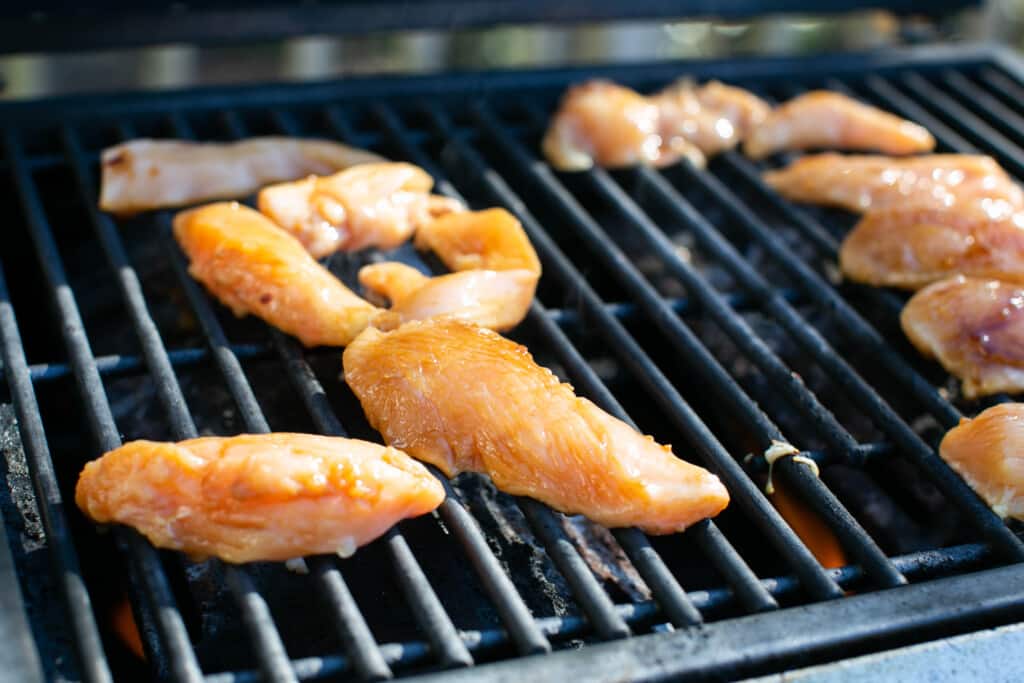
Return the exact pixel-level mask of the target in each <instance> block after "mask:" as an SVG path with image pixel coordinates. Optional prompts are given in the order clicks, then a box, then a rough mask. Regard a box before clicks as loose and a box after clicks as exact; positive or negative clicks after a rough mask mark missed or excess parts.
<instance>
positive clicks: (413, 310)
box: [359, 209, 541, 331]
mask: <svg viewBox="0 0 1024 683" xmlns="http://www.w3.org/2000/svg"><path fill="white" fill-rule="evenodd" d="M416 246H417V247H419V248H420V249H430V250H432V251H433V252H434V253H436V254H437V256H438V257H439V258H440V259H441V261H442V262H443V263H444V264H445V265H446V266H448V267H449V268H451V269H452V270H455V271H459V272H456V273H451V274H448V275H439V276H437V277H428V276H426V275H424V274H422V273H420V272H419V271H418V270H416V269H415V268H412V267H410V266H407V265H405V264H402V263H392V262H387V263H377V264H373V265H369V266H366V267H364V268H363V269H361V270H360V271H359V282H360V284H362V285H363V287H365V288H367V289H369V290H371V291H373V292H374V293H376V294H378V295H382V296H385V297H387V298H388V299H390V300H391V308H390V309H389V311H388V312H387V313H386V314H382V315H381V316H380V317H378V318H377V320H376V321H375V322H374V325H376V326H377V327H379V328H381V329H391V328H393V327H396V326H398V325H400V324H401V323H403V322H406V321H409V320H425V319H427V318H431V317H434V316H438V315H447V316H451V317H454V318H458V319H460V320H465V321H468V322H472V323H476V324H477V325H480V326H482V327H487V328H489V329H492V330H498V331H503V330H507V329H511V328H512V327H515V326H516V325H518V324H519V322H520V321H522V319H523V318H524V317H526V314H527V312H528V311H529V309H530V304H531V302H533V295H534V293H535V292H536V289H537V280H538V279H539V278H540V273H541V268H540V261H539V260H538V259H537V253H536V252H535V251H534V249H533V245H532V244H530V239H529V237H527V236H526V232H524V231H523V227H522V225H520V223H519V221H518V220H516V218H515V216H513V215H512V214H510V213H509V212H508V211H505V210H504V209H488V210H486V211H474V212H467V213H455V214H449V215H447V216H443V217H441V218H438V219H437V220H435V221H433V222H431V223H428V224H426V225H424V226H423V227H421V228H420V229H419V230H418V231H417V233H416Z"/></svg>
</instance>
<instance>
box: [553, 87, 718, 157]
mask: <svg viewBox="0 0 1024 683" xmlns="http://www.w3.org/2000/svg"><path fill="white" fill-rule="evenodd" d="M660 126H661V123H660V112H659V109H658V105H657V104H655V103H654V102H653V101H652V100H650V99H648V98H646V97H644V96H643V95H641V94H640V93H638V92H635V91H633V90H630V89H629V88H625V87H623V86H621V85H616V84H614V83H611V82H609V81H603V80H593V81H588V82H586V83H583V84H581V85H576V86H573V87H572V88H570V89H569V91H568V92H567V93H566V95H565V97H564V98H563V99H562V103H561V105H560V106H559V109H558V111H557V112H556V113H555V116H554V118H553V119H552V121H551V125H550V127H549V128H548V131H547V133H546V134H545V135H544V140H543V142H542V143H541V146H542V148H543V150H544V155H545V156H546V157H547V159H548V161H549V162H550V163H551V165H552V166H553V167H555V168H556V169H558V170H559V171H585V170H587V169H588V168H591V167H593V166H594V165H597V166H603V167H607V168H621V167H625V166H635V165H654V166H668V165H670V164H673V163H675V162H676V161H678V160H680V159H684V158H685V159H688V160H689V161H690V162H691V163H693V164H694V165H695V166H697V167H703V166H704V164H705V159H704V154H703V153H701V151H700V149H698V148H697V146H696V145H694V144H693V143H691V142H689V141H688V140H687V139H685V138H684V137H682V136H676V137H674V138H671V139H669V140H663V139H662V136H661V134H660V133H661V131H660Z"/></svg>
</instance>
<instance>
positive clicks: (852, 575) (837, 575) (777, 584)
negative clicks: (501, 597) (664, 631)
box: [206, 544, 989, 683]
mask: <svg viewBox="0 0 1024 683" xmlns="http://www.w3.org/2000/svg"><path fill="white" fill-rule="evenodd" d="M988 555H989V552H988V550H987V548H986V547H985V546H981V545H977V544H970V545H963V546H956V547H952V548H947V549H944V550H942V551H924V552H919V553H914V554H911V555H904V556H899V557H894V558H892V560H893V563H894V564H895V566H896V568H897V569H898V570H899V571H901V572H904V573H906V575H907V576H908V577H910V578H911V579H913V580H915V581H923V580H927V579H933V578H936V577H938V576H942V575H943V574H944V573H947V572H955V571H965V570H971V569H976V568H978V567H979V566H983V563H984V561H985V559H986V557H987V556H988ZM828 571H829V575H830V576H832V577H833V578H834V579H835V580H836V582H837V583H838V584H839V585H840V586H842V587H843V588H844V589H853V588H855V587H856V586H857V585H858V584H859V583H860V582H862V581H863V580H864V573H863V570H862V569H861V568H860V567H858V566H856V565H850V566H847V567H843V568H841V569H830V570H828ZM760 583H761V586H762V589H763V590H765V591H766V592H768V593H769V595H771V596H773V597H774V598H780V599H783V598H788V597H792V596H794V595H796V594H797V593H799V592H800V590H801V587H800V584H799V582H798V581H797V580H795V579H794V578H792V577H778V578H769V579H763V580H762V581H761V582H760ZM688 595H689V597H690V598H691V599H692V600H693V603H694V606H695V607H697V608H698V609H700V610H705V611H706V610H712V609H717V608H720V607H723V606H727V605H729V604H731V602H732V601H733V599H734V598H735V594H734V593H733V591H732V590H730V589H728V588H715V589H711V590H699V591H693V592H692V593H689V594H688ZM615 609H616V611H617V612H618V613H619V615H620V616H621V617H622V618H623V619H624V620H625V621H626V622H627V623H629V624H634V623H638V622H641V621H643V620H645V619H650V618H651V617H652V616H654V615H655V614H656V613H657V612H658V611H659V607H658V606H657V605H656V604H655V603H654V602H650V601H644V602H637V603H630V604H625V605H621V604H620V605H616V606H615ZM537 626H538V628H540V630H541V632H543V633H544V634H545V635H547V636H548V637H550V638H552V639H556V638H557V639H565V638H575V637H580V636H583V635H586V634H587V633H588V627H589V623H588V622H587V620H586V619H585V618H583V617H576V616H568V617H544V618H540V619H537ZM460 637H461V638H462V640H463V642H464V643H466V647H468V648H470V649H471V650H472V651H474V652H475V651H479V650H483V649H487V648H494V647H500V646H501V645H503V644H505V643H507V642H508V633H507V632H505V631H504V630H485V631H461V632H460ZM381 652H382V654H383V655H384V658H385V660H386V662H387V663H388V664H390V665H392V666H396V667H397V666H410V665H414V664H417V663H421V662H424V661H427V660H428V659H429V658H430V648H429V646H428V645H427V644H426V643H423V642H422V641H417V642H407V643H386V644H384V645H381ZM293 664H294V666H295V670H296V672H297V673H298V676H299V678H300V680H313V679H321V678H326V677H329V676H338V675H343V674H345V673H346V672H348V671H350V670H351V663H350V662H349V660H348V659H347V658H346V657H344V656H339V655H331V656H327V657H308V658H303V659H297V660H294V661H293ZM259 680H260V674H259V672H257V671H252V670H248V671H240V672H230V673H220V674H212V675H209V676H207V677H206V683H254V682H256V681H259Z"/></svg>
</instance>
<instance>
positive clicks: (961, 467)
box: [939, 403, 1024, 519]
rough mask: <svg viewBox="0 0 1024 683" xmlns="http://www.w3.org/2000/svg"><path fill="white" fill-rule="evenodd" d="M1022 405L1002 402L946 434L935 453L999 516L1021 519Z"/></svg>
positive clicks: (1023, 485)
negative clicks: (937, 452)
mask: <svg viewBox="0 0 1024 683" xmlns="http://www.w3.org/2000/svg"><path fill="white" fill-rule="evenodd" d="M1022 444H1024V404H1021V403H1002V404H1000V405H997V406H993V407H991V408H989V409H988V410H986V411H984V412H982V413H981V414H980V415H978V416H977V417H976V418H974V419H973V420H968V419H963V420H961V421H960V424H959V425H957V426H956V427H953V429H951V430H949V432H947V433H946V436H945V438H943V439H942V443H941V444H940V445H939V455H941V456H942V459H943V460H945V461H946V462H947V463H949V465H950V466H951V467H952V468H953V469H955V470H956V471H957V473H959V474H960V476H961V477H963V478H964V481H966V482H967V483H968V484H969V485H970V487H971V488H972V489H974V491H975V493H977V494H978V495H979V496H981V497H982V498H984V499H985V502H986V503H988V504H989V506H991V508H992V510H994V511H995V513H996V514H998V515H999V516H1000V517H1014V518H1016V519H1024V495H1022V494H1024V447H1022Z"/></svg>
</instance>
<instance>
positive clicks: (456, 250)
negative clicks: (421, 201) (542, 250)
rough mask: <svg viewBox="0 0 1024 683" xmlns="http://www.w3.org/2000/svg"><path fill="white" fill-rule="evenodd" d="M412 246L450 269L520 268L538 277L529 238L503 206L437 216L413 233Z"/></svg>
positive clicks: (535, 257)
mask: <svg viewBox="0 0 1024 683" xmlns="http://www.w3.org/2000/svg"><path fill="white" fill-rule="evenodd" d="M416 248H417V249H424V250H427V249H429V250H431V251H433V252H434V253H435V254H437V257H438V258H439V259H441V261H442V262H443V263H444V264H445V265H446V266H448V267H449V268H451V269H452V270H477V269H480V270H515V269H523V270H529V271H530V272H533V273H536V274H537V275H538V276H540V261H539V260H538V259H537V252H536V251H534V249H533V245H532V244H530V238H529V237H527V235H526V231H524V230H523V226H522V224H521V223H520V222H519V221H518V220H517V219H516V217H515V216H513V215H512V214H511V213H509V212H508V211H506V210H505V209H486V210H484V211H473V212H467V213H460V214H449V215H447V216H443V217H441V218H438V219H437V220H435V221H432V222H430V223H427V224H426V225H424V226H423V227H421V228H420V229H419V230H418V231H417V232H416Z"/></svg>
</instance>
